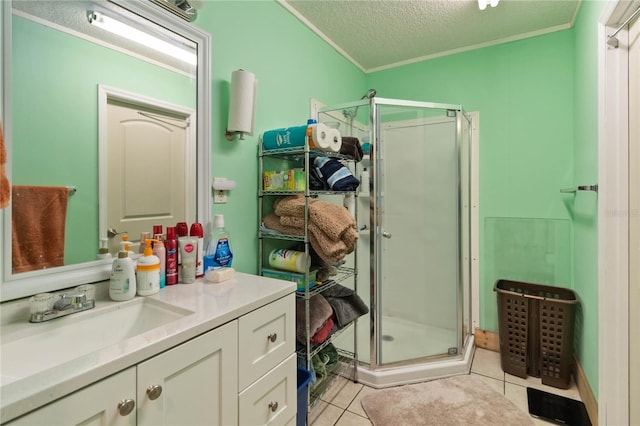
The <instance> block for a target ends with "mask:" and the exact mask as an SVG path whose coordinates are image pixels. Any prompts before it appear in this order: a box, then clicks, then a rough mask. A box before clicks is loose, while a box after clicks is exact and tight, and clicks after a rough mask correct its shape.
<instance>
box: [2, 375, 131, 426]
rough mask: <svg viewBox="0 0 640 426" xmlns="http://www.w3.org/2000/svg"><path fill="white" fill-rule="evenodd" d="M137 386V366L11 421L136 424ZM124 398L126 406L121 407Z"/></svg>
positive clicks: (48, 425)
mask: <svg viewBox="0 0 640 426" xmlns="http://www.w3.org/2000/svg"><path fill="white" fill-rule="evenodd" d="M135 389H136V368H135V367H131V368H129V369H127V370H124V371H121V372H120V373H118V374H115V375H113V376H111V377H107V378H106V379H104V380H101V381H99V382H97V383H94V384H93V385H90V386H88V387H86V388H84V389H82V390H79V391H77V392H75V393H72V394H71V395H68V396H65V397H64V398H60V399H59V400H57V401H55V402H52V403H51V404H49V405H46V406H44V407H42V408H40V409H38V410H36V411H33V412H31V413H29V414H26V415H24V416H22V417H20V418H18V419H16V420H14V421H13V422H10V423H8V425H11V426H18V425H29V426H38V425H42V426H53V425H64V426H70V425H83V426H85V425H86V426H90V425H95V426H98V425H100V426H105V425H110V426H134V425H135V424H136V410H135V402H134V401H135V397H136V395H135ZM121 402H122V404H123V406H122V409H121V408H120V407H119V404H120V403H121ZM129 409H131V410H129ZM121 411H122V414H121ZM127 411H129V413H128V414H127V413H126V412H127Z"/></svg>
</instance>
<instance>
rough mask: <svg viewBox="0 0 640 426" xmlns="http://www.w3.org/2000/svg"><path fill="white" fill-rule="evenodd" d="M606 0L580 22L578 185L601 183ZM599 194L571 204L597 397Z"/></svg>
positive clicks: (583, 340) (585, 346) (584, 357)
mask: <svg viewBox="0 0 640 426" xmlns="http://www.w3.org/2000/svg"><path fill="white" fill-rule="evenodd" d="M605 3H606V2H604V1H583V2H582V6H581V10H580V14H579V15H578V19H577V20H576V24H575V29H574V32H575V45H576V49H575V62H576V67H575V81H574V87H575V109H574V114H573V115H574V119H573V125H574V132H575V139H574V148H573V151H574V152H573V156H574V169H575V171H574V183H575V184H576V185H591V184H593V183H597V182H598V120H597V119H598V72H597V71H598V50H597V43H598V39H597V35H598V34H597V22H598V17H599V15H600V13H601V12H602V10H603V8H604V5H605ZM597 200H598V199H597V194H596V193H594V192H581V193H579V194H578V195H577V196H576V197H575V198H572V199H571V203H569V204H568V207H569V209H570V211H571V214H572V216H573V224H574V240H573V245H574V251H575V257H574V259H575V261H574V265H573V266H574V281H575V289H576V292H577V293H578V294H579V295H580V298H581V304H580V306H581V309H580V310H579V311H578V315H577V320H578V327H577V333H578V336H577V339H576V342H577V351H578V357H579V359H580V364H581V365H582V367H583V369H584V370H585V373H586V374H587V377H588V378H589V383H590V385H591V388H592V390H593V391H594V393H595V395H596V397H597V396H598V222H597V218H598V216H597V212H598V205H597Z"/></svg>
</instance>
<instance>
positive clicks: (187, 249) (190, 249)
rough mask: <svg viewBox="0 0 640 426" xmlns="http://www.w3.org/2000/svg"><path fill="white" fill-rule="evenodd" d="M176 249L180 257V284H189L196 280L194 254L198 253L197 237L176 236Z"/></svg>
mask: <svg viewBox="0 0 640 426" xmlns="http://www.w3.org/2000/svg"><path fill="white" fill-rule="evenodd" d="M178 249H179V250H180V256H181V257H182V277H181V279H180V282H181V283H182V284H191V283H194V282H195V281H196V256H197V254H198V238H196V237H180V238H178Z"/></svg>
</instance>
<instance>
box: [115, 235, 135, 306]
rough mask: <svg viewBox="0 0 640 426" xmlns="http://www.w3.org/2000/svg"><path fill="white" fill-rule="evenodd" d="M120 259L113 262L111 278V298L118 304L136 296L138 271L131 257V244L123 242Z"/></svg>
mask: <svg viewBox="0 0 640 426" xmlns="http://www.w3.org/2000/svg"><path fill="white" fill-rule="evenodd" d="M121 244H122V249H121V250H120V251H119V252H118V257H117V258H116V259H115V260H114V261H113V266H112V267H111V275H110V276H109V297H110V298H111V300H115V301H116V302H122V301H125V300H130V299H133V298H134V297H135V295H136V271H135V267H134V265H133V260H131V258H130V257H129V243H128V242H125V241H123V242H122V243H121Z"/></svg>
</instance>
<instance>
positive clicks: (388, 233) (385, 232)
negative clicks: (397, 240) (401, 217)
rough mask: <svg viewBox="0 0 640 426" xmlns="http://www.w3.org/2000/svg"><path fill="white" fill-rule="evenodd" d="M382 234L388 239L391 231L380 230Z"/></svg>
mask: <svg viewBox="0 0 640 426" xmlns="http://www.w3.org/2000/svg"><path fill="white" fill-rule="evenodd" d="M382 236H383V237H385V238H387V239H390V238H391V232H387V231H382Z"/></svg>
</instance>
